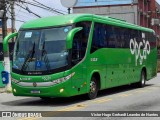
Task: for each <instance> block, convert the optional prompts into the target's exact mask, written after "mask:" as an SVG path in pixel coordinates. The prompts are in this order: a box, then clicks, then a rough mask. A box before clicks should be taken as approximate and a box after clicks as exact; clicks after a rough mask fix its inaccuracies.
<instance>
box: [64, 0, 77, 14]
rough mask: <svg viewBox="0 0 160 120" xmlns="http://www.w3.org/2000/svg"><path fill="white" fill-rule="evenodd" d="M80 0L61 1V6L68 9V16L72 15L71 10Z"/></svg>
mask: <svg viewBox="0 0 160 120" xmlns="http://www.w3.org/2000/svg"><path fill="white" fill-rule="evenodd" d="M77 2H78V0H61V4H62V5H63V6H64V7H66V8H68V14H70V11H71V8H72V7H74V6H75V5H76V4H77Z"/></svg>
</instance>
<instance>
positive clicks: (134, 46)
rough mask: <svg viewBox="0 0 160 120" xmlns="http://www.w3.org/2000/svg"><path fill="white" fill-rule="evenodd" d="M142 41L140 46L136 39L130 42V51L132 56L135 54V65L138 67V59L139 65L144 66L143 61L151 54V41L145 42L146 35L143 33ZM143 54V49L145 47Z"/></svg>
mask: <svg viewBox="0 0 160 120" xmlns="http://www.w3.org/2000/svg"><path fill="white" fill-rule="evenodd" d="M142 39H143V40H142V41H141V42H140V43H139V44H138V43H137V41H136V38H134V39H131V40H130V51H131V54H132V55H134V54H135V65H136V66H137V64H138V59H139V64H140V65H142V64H143V60H146V59H147V55H149V54H150V44H149V41H146V40H145V34H144V33H142ZM143 46H144V48H143V50H142V53H141V47H143Z"/></svg>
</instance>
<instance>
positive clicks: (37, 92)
mask: <svg viewBox="0 0 160 120" xmlns="http://www.w3.org/2000/svg"><path fill="white" fill-rule="evenodd" d="M31 93H33V94H39V93H41V92H40V90H32V91H31Z"/></svg>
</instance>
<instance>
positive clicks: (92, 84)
mask: <svg viewBox="0 0 160 120" xmlns="http://www.w3.org/2000/svg"><path fill="white" fill-rule="evenodd" d="M97 93H98V83H97V80H96V78H95V77H92V79H91V82H90V91H89V93H88V98H89V99H94V98H96V97H97Z"/></svg>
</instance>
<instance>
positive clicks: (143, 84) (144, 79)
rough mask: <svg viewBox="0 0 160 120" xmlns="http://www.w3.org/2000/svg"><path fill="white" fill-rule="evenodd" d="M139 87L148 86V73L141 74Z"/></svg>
mask: <svg viewBox="0 0 160 120" xmlns="http://www.w3.org/2000/svg"><path fill="white" fill-rule="evenodd" d="M137 85H138V87H144V86H145V85H146V73H145V72H144V71H142V72H141V79H140V81H139V82H138V83H137Z"/></svg>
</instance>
